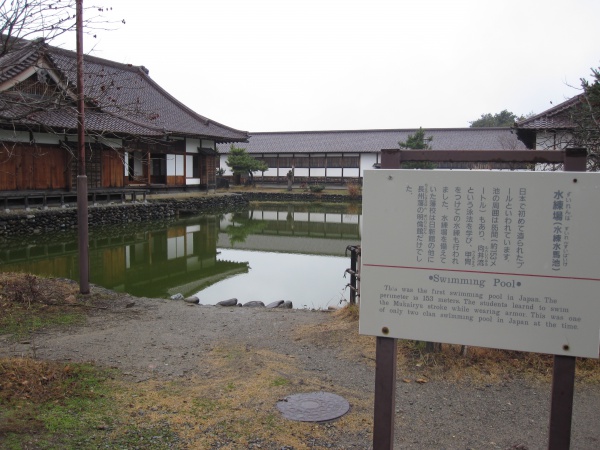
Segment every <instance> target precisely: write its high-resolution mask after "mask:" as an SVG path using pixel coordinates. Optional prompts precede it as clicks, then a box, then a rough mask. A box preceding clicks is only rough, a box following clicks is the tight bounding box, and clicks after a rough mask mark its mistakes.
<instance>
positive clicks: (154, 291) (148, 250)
mask: <svg viewBox="0 0 600 450" xmlns="http://www.w3.org/2000/svg"><path fill="white" fill-rule="evenodd" d="M360 224H361V215H360V206H359V205H353V204H350V205H322V204H293V203H292V204H278V203H263V204H253V205H251V206H250V207H249V208H247V209H243V210H239V209H238V210H236V211H231V212H228V213H224V214H218V215H199V216H194V217H187V218H184V219H180V220H176V221H163V222H152V223H147V224H135V225H134V224H129V225H128V226H126V227H114V228H103V229H102V230H92V231H91V232H90V281H91V282H92V283H94V284H97V285H100V286H103V287H106V288H109V289H113V290H115V291H119V292H127V293H130V294H132V295H135V296H139V297H170V296H171V295H174V294H177V293H181V294H182V295H184V296H186V297H187V296H191V295H197V296H198V297H199V298H200V302H201V303H204V304H215V303H217V302H219V301H221V300H226V299H229V298H237V299H238V300H239V301H240V302H242V303H245V302H248V301H252V300H261V301H263V302H264V303H265V304H268V303H270V302H272V301H275V300H291V301H292V302H293V304H294V307H295V308H323V309H324V308H327V307H328V306H338V305H339V304H340V303H343V302H345V301H348V299H349V295H350V294H349V289H347V288H346V285H347V284H348V283H349V281H350V280H349V276H346V277H344V273H345V270H346V269H347V268H348V267H350V258H349V256H346V255H345V253H346V247H347V246H348V245H357V244H359V243H360ZM0 270H1V271H4V272H8V271H20V272H29V273H34V274H38V275H45V276H54V277H64V278H70V279H73V280H78V279H79V273H78V255H77V235H76V233H75V232H62V233H53V234H44V235H41V236H28V237H27V238H15V239H8V240H5V241H4V242H2V243H0Z"/></svg>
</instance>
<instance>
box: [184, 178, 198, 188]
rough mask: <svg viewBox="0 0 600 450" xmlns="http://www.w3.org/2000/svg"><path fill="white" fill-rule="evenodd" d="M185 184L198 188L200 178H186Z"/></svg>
mask: <svg viewBox="0 0 600 450" xmlns="http://www.w3.org/2000/svg"><path fill="white" fill-rule="evenodd" d="M185 184H186V185H187V186H197V185H199V184H200V178H186V179H185Z"/></svg>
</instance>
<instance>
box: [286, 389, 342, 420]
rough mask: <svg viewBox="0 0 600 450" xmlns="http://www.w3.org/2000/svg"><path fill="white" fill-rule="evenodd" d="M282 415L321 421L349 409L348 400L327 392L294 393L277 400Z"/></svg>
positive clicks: (338, 415) (337, 415) (332, 417)
mask: <svg viewBox="0 0 600 450" xmlns="http://www.w3.org/2000/svg"><path fill="white" fill-rule="evenodd" d="M277 409H279V411H281V414H283V417H285V418H286V419H289V420H299V421H301V422H322V421H325V420H332V419H337V418H338V417H341V416H343V415H344V414H346V413H347V412H348V410H349V409H350V404H349V403H348V401H347V400H346V399H345V398H343V397H340V396H339V395H335V394H331V393H329V392H311V393H308V394H295V395H290V396H288V397H286V398H285V399H284V400H282V401H280V402H277Z"/></svg>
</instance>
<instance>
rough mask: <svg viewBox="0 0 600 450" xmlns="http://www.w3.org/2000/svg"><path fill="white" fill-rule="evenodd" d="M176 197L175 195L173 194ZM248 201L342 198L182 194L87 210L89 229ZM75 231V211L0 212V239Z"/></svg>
mask: <svg viewBox="0 0 600 450" xmlns="http://www.w3.org/2000/svg"><path fill="white" fill-rule="evenodd" d="M175 195H176V194H175ZM251 201H273V202H289V201H297V202H310V201H320V202H329V203H342V202H348V201H350V198H349V197H348V196H346V195H336V194H321V195H320V194H312V193H268V192H267V193H265V192H244V193H239V194H238V193H231V194H218V195H205V194H204V195H201V196H200V195H189V196H188V195H182V196H174V197H163V196H160V197H159V198H157V199H152V198H150V199H149V200H148V201H147V202H146V203H141V202H136V203H125V204H121V203H119V204H113V203H108V204H102V205H91V206H90V207H89V218H88V221H89V226H90V228H96V227H102V226H106V225H119V224H130V223H141V222H149V221H153V220H161V219H171V218H175V217H177V216H178V215H179V214H200V213H210V212H218V211H224V210H229V209H231V208H235V207H240V206H246V205H247V204H248V203H249V202H251ZM76 228H77V208H76V205H72V206H69V207H66V208H51V209H42V208H38V209H30V210H11V211H8V212H3V213H0V236H7V237H8V236H24V235H36V234H41V233H46V232H54V231H65V230H72V229H76Z"/></svg>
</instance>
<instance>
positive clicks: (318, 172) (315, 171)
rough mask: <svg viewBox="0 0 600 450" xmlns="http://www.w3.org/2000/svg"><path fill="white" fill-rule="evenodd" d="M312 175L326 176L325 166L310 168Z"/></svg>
mask: <svg viewBox="0 0 600 450" xmlns="http://www.w3.org/2000/svg"><path fill="white" fill-rule="evenodd" d="M310 176H311V177H324V176H325V168H322V169H321V168H318V169H310Z"/></svg>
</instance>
